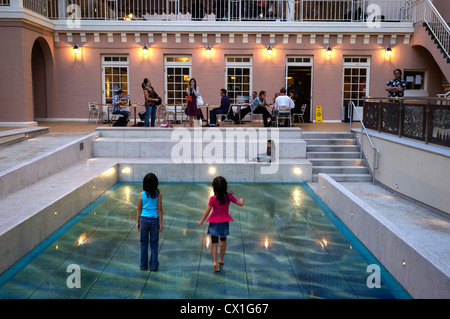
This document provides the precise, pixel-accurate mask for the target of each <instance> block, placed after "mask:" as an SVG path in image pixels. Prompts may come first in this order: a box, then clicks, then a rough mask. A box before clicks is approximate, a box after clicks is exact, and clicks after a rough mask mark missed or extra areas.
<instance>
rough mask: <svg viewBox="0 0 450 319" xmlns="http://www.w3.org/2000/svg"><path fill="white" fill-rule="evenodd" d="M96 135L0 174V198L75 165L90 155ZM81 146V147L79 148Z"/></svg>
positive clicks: (78, 140) (88, 136)
mask: <svg viewBox="0 0 450 319" xmlns="http://www.w3.org/2000/svg"><path fill="white" fill-rule="evenodd" d="M97 136H98V133H91V134H89V135H86V136H84V137H82V138H80V139H77V140H75V141H73V142H72V143H69V144H67V145H64V146H61V147H60V148H58V149H57V150H55V151H52V152H51V153H49V154H46V155H43V156H40V157H38V158H35V159H33V160H31V161H29V162H26V163H22V164H21V165H20V166H15V167H13V168H11V169H9V170H6V171H4V172H1V173H0V180H1V183H0V198H4V197H6V196H8V195H10V194H14V193H15V192H17V191H19V190H21V189H23V188H25V187H27V186H29V185H31V184H34V183H36V182H38V181H40V180H42V179H43V178H46V177H48V176H51V175H53V174H55V173H58V172H60V171H62V170H64V169H66V168H68V167H70V166H72V165H75V164H77V163H79V162H81V161H83V160H86V158H88V157H90V156H91V154H92V141H93V140H95V139H96V138H97ZM81 145H82V146H81Z"/></svg>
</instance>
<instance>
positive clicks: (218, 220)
mask: <svg viewBox="0 0 450 319" xmlns="http://www.w3.org/2000/svg"><path fill="white" fill-rule="evenodd" d="M227 186H228V184H227V181H226V179H225V178H223V177H222V176H217V177H215V178H214V180H213V182H212V187H213V191H214V196H211V197H210V198H209V202H208V207H207V208H206V210H205V212H204V213H203V216H202V219H201V220H199V221H197V226H200V225H202V224H203V223H204V222H205V220H206V218H207V217H208V215H209V213H211V210H212V213H211V216H209V218H208V219H207V220H206V221H207V222H208V223H209V227H208V235H210V236H211V256H212V259H213V267H214V271H216V272H217V271H220V267H219V265H217V250H218V249H217V246H218V243H219V238H220V256H219V264H221V265H223V264H224V261H223V257H224V256H225V251H226V249H227V241H226V240H227V236H228V234H229V233H230V232H229V222H230V221H231V222H232V221H234V220H233V218H232V217H231V216H230V214H229V213H228V212H229V208H230V202H233V203H235V204H236V205H238V206H244V199H243V198H241V199H240V200H237V199H236V197H234V196H233V195H232V194H229V193H228V192H227Z"/></svg>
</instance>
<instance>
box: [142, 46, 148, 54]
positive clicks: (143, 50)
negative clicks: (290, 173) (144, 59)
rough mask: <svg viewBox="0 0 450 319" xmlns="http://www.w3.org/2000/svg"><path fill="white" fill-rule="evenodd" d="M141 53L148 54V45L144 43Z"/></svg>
mask: <svg viewBox="0 0 450 319" xmlns="http://www.w3.org/2000/svg"><path fill="white" fill-rule="evenodd" d="M142 53H143V54H144V55H148V46H147V45H146V44H145V45H144V47H143V48H142Z"/></svg>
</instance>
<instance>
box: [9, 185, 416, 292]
mask: <svg viewBox="0 0 450 319" xmlns="http://www.w3.org/2000/svg"><path fill="white" fill-rule="evenodd" d="M141 189H142V186H141V184H140V183H119V184H117V185H115V186H114V187H113V188H111V189H110V190H109V191H107V192H106V193H105V194H104V195H103V196H101V197H100V198H99V199H98V200H97V201H95V202H94V203H92V204H91V205H90V206H88V207H87V208H86V209H85V210H83V211H82V212H81V213H80V214H79V215H77V216H76V217H75V218H74V219H72V220H71V221H70V222H68V223H67V224H66V225H65V226H64V227H62V228H61V229H59V230H58V231H57V232H55V233H54V234H53V235H52V236H51V237H50V238H48V239H47V240H46V241H45V242H43V243H42V244H41V245H39V246H38V247H37V248H36V249H34V250H33V251H32V252H31V253H29V254H28V255H27V256H25V257H24V258H23V259H22V260H20V261H19V262H18V263H16V264H15V265H14V266H12V267H11V268H10V269H9V270H8V271H6V272H5V273H4V274H2V276H0V298H20V299H21V298H41V299H42V298H44V299H45V298H47V299H48V298H50V299H52V298H80V299H81V298H124V299H125V298H133V299H135V298H164V299H172V298H177V299H180V298H182V299H190V298H196V299H202V298H214V299H220V298H252V299H253V298H266V299H272V298H283V299H288V298H289V299H303V298H350V299H354V298H381V299H388V298H389V299H391V298H410V296H409V295H408V293H407V292H406V291H405V290H404V289H403V288H402V287H401V286H400V284H399V283H398V282H397V281H396V280H395V279H394V278H393V277H392V276H391V275H390V274H389V273H388V272H387V271H386V269H385V268H384V267H383V266H382V265H381V264H380V263H379V262H378V261H377V260H376V259H375V258H374V257H373V256H372V255H371V253H370V252H369V251H368V250H367V249H366V248H365V247H364V246H363V245H362V244H361V242H359V240H358V239H357V238H356V237H355V236H354V235H353V234H352V233H351V232H350V231H349V230H348V229H347V228H346V227H345V226H344V225H343V224H342V223H341V221H340V220H339V219H338V218H337V217H336V216H335V215H334V214H333V213H332V212H331V211H330V210H329V209H328V208H327V207H326V206H325V205H324V204H323V203H322V202H321V201H320V199H319V198H318V197H317V196H316V195H315V194H314V192H313V191H312V190H311V189H310V188H309V186H308V185H307V184H304V183H300V184H289V183H278V184H265V183H262V184H246V183H230V184H229V192H232V193H233V194H234V195H235V196H236V197H237V198H238V199H239V198H241V197H243V198H244V199H245V205H244V206H243V207H238V206H236V205H234V204H231V206H230V207H231V209H230V214H231V215H232V217H233V218H234V220H235V221H234V222H233V223H231V224H230V236H229V237H228V239H227V243H228V246H227V253H226V255H225V265H223V266H221V271H220V272H218V273H214V272H213V267H212V259H211V253H210V245H211V243H210V238H209V236H207V235H206V230H207V223H205V224H204V225H203V226H202V227H197V226H196V221H197V220H199V219H200V218H201V216H202V214H203V212H204V210H205V208H206V205H207V203H208V199H209V196H210V193H211V186H210V184H209V183H160V191H161V193H162V195H163V209H164V223H163V226H164V229H163V231H162V232H161V233H160V241H159V262H160V268H159V271H157V272H150V271H142V270H140V269H139V258H140V246H139V232H138V231H137V230H136V225H135V221H136V208H137V200H138V196H139V193H140V192H141ZM73 265H75V267H79V268H78V269H79V274H80V277H78V279H79V281H78V282H79V288H78V287H74V288H69V287H68V283H69V286H70V285H72V286H73V284H74V283H75V282H77V281H76V279H74V277H73V276H72V277H70V276H71V275H72V274H75V273H76V272H73ZM369 265H372V266H373V265H378V267H379V270H380V272H376V273H373V272H372V270H369V272H368V266H369ZM372 266H371V267H372ZM71 267H72V268H71ZM369 269H372V268H369ZM375 275H379V276H378V277H376V276H375ZM369 276H370V278H369ZM368 278H369V280H368ZM376 278H379V279H380V280H381V281H380V286H379V288H377V287H375V288H369V287H368V282H369V286H370V285H371V284H376V280H375V279H376Z"/></svg>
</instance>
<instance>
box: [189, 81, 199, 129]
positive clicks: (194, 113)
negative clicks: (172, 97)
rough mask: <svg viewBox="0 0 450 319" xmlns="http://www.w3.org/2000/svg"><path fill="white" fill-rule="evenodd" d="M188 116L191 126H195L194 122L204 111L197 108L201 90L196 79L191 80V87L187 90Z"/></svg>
mask: <svg viewBox="0 0 450 319" xmlns="http://www.w3.org/2000/svg"><path fill="white" fill-rule="evenodd" d="M186 93H187V97H186V102H187V103H186V115H187V116H189V126H190V127H193V126H194V120H196V119H197V118H198V117H199V116H201V115H202V111H201V110H200V109H199V108H198V107H197V96H199V95H200V94H199V88H198V87H197V82H196V81H195V79H194V78H192V79H190V80H189V86H188V87H187V88H186Z"/></svg>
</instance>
